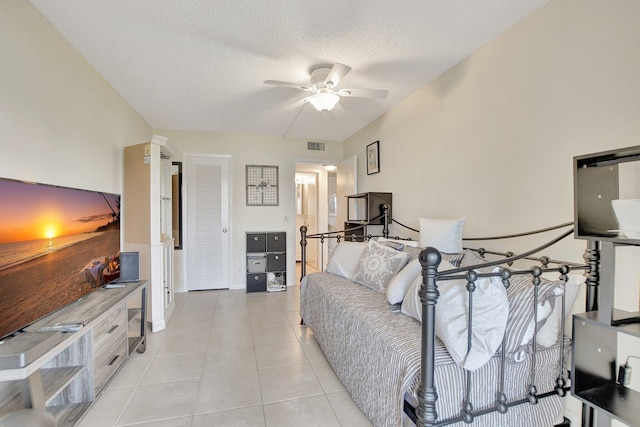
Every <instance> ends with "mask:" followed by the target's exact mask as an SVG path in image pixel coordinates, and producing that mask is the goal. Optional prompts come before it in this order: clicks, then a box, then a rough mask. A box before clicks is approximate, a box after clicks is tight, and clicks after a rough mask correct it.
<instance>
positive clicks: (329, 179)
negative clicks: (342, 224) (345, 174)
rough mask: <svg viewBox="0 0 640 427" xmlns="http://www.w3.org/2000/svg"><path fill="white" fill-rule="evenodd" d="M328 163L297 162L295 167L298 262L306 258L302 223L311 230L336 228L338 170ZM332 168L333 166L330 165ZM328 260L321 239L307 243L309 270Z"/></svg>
mask: <svg viewBox="0 0 640 427" xmlns="http://www.w3.org/2000/svg"><path fill="white" fill-rule="evenodd" d="M325 166H326V165H325V164H319V163H296V167H295V180H296V182H295V218H296V265H297V266H299V263H300V262H301V259H302V251H301V248H300V238H301V235H300V227H301V226H303V225H304V226H306V227H307V234H315V233H321V232H326V231H330V230H335V226H336V216H335V215H336V213H335V199H336V173H335V170H327V168H325ZM328 169H331V168H328ZM327 261H328V251H327V248H326V245H325V247H324V248H323V247H322V246H321V245H320V241H319V240H316V239H314V240H311V241H309V242H308V243H307V272H309V271H315V270H322V269H323V268H324V267H326V264H327Z"/></svg>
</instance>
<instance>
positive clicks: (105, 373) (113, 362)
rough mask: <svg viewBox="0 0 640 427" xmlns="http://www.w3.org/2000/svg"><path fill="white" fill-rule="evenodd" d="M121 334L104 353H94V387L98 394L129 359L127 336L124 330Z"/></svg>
mask: <svg viewBox="0 0 640 427" xmlns="http://www.w3.org/2000/svg"><path fill="white" fill-rule="evenodd" d="M121 332H122V333H120V334H119V335H117V336H116V337H115V338H116V339H115V340H114V341H113V342H112V343H111V345H110V346H108V347H107V348H105V349H104V351H102V352H100V353H94V356H93V357H94V360H93V368H94V370H93V386H94V390H95V392H96V394H97V393H99V392H100V390H102V388H103V387H104V386H105V385H106V384H107V383H108V382H109V380H110V379H111V377H113V375H114V374H115V373H116V371H117V370H118V368H120V366H122V364H123V363H124V361H125V360H126V359H127V334H126V331H124V330H121Z"/></svg>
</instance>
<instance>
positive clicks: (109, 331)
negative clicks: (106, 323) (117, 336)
mask: <svg viewBox="0 0 640 427" xmlns="http://www.w3.org/2000/svg"><path fill="white" fill-rule="evenodd" d="M118 326H120V325H113V326H112V327H111V328H109V330H108V331H107V333H108V334H112V333H113V331H115V330H116V329H118Z"/></svg>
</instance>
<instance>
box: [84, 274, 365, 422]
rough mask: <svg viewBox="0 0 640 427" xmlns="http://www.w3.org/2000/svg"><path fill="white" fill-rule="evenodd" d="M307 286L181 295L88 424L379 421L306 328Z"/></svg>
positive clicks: (87, 419)
mask: <svg viewBox="0 0 640 427" xmlns="http://www.w3.org/2000/svg"><path fill="white" fill-rule="evenodd" d="M299 297H300V290H299V287H297V286H295V287H289V289H288V290H287V291H286V292H278V293H251V294H246V293H245V292H244V291H228V290H223V291H201V292H190V293H186V294H178V295H176V302H177V308H176V312H175V314H174V316H173V318H172V320H171V322H170V323H169V326H168V327H167V329H166V330H164V331H162V332H159V333H156V334H149V336H148V338H147V351H146V352H145V353H144V354H137V353H134V355H133V357H132V358H131V359H130V360H129V361H128V362H127V363H126V365H125V366H124V367H123V369H122V370H121V371H120V373H118V375H117V376H116V377H115V378H114V380H113V381H112V382H111V384H109V386H108V387H107V389H106V390H105V392H104V393H103V394H102V395H101V396H100V397H99V399H98V400H97V401H96V402H95V404H94V405H93V406H92V408H91V409H90V410H89V411H88V412H87V414H86V416H85V417H84V418H83V419H82V421H81V422H80V426H81V427H103V426H104V427H114V426H128V425H137V426H157V427H204V426H252V427H253V426H268V427H272V426H277V427H287V426H296V427H298V426H302V425H304V426H306V427H309V426H322V427H331V426H349V427H359V426H371V423H370V421H369V420H368V419H367V418H366V417H365V416H364V415H363V414H362V413H361V412H360V410H359V409H358V408H357V407H356V405H355V404H354V403H353V401H352V400H351V398H350V397H349V395H348V393H347V392H346V391H345V390H344V387H343V386H342V384H341V383H340V381H339V380H338V378H337V377H336V376H335V374H334V373H333V371H332V370H331V367H330V366H329V364H328V363H327V361H326V359H325V357H324V355H323V353H322V351H321V350H320V347H319V346H318V344H317V343H316V342H315V339H314V338H313V333H312V332H311V330H309V329H308V328H307V327H306V326H300V325H299V322H300V317H299Z"/></svg>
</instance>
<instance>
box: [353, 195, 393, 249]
mask: <svg viewBox="0 0 640 427" xmlns="http://www.w3.org/2000/svg"><path fill="white" fill-rule="evenodd" d="M392 199H393V197H392V193H380V192H368V193H359V194H352V195H350V196H347V220H346V221H345V223H344V229H345V238H346V240H349V241H357V242H362V241H364V240H366V236H367V234H368V233H367V227H368V226H371V225H384V218H381V216H382V215H383V214H384V206H385V205H388V206H389V212H388V214H389V217H391V202H392ZM376 218H377V219H376ZM365 224H367V225H365Z"/></svg>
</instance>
